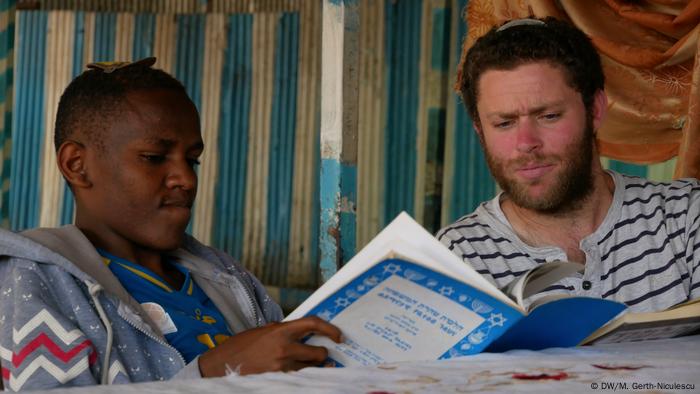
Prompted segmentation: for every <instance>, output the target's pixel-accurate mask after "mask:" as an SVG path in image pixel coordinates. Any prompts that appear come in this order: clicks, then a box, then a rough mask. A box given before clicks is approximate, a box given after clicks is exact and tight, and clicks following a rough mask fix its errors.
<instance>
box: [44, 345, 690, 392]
mask: <svg viewBox="0 0 700 394" xmlns="http://www.w3.org/2000/svg"><path fill="white" fill-rule="evenodd" d="M613 391H616V392H679V393H683V392H687V393H691V392H700V336H692V337H684V338H677V339H667V340H658V341H647V342H633V343H625V344H611V345H599V346H592V347H580V348H569V349H547V350H542V351H537V352H533V351H522V350H520V351H510V352H506V353H501V354H480V355H476V356H470V357H465V358H462V359H457V360H450V361H431V362H414V363H398V364H388V365H381V366H373V367H351V368H307V369H304V370H301V371H298V372H292V373H266V374H261V375H252V376H227V377H225V378H218V379H201V380H188V381H172V382H155V383H144V384H133V385H122V386H104V387H87V388H83V389H69V390H68V389H61V390H55V391H51V392H52V393H66V394H67V393H71V394H81V393H88V392H89V393H114V394H129V393H194V392H199V393H219V392H222V393H223V392H230V393H233V392H236V393H239V392H250V393H273V392H274V393H303V394H313V393H381V392H387V393H407V392H410V393H423V392H434V393H472V392H473V393H477V392H502V393H513V392H533V393H541V392H558V393H572V392H580V393H595V392H613Z"/></svg>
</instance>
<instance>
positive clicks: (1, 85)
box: [0, 0, 15, 228]
mask: <svg viewBox="0 0 700 394" xmlns="http://www.w3.org/2000/svg"><path fill="white" fill-rule="evenodd" d="M1 4H2V7H3V10H4V12H8V11H7V10H10V9H12V8H14V6H15V2H14V0H3V1H2V3H1ZM9 12H12V14H13V15H14V10H11V11H9ZM9 19H10V22H9V23H8V25H7V28H6V30H4V31H3V32H2V40H0V45H1V46H2V53H3V55H2V58H3V59H6V58H7V55H8V54H9V53H10V49H11V48H13V47H14V42H15V23H14V18H9ZM5 67H6V68H5V69H4V70H0V94H1V95H2V96H1V99H2V102H3V103H6V102H7V99H8V97H9V96H10V95H11V94H12V84H13V83H14V73H13V67H14V65H13V64H12V63H6V65H5ZM12 119H13V112H12V108H7V107H6V108H5V120H4V123H3V125H2V127H3V129H2V135H1V136H0V149H1V150H2V152H3V163H2V174H1V177H0V179H2V184H1V185H2V187H0V192H1V193H2V202H1V203H0V224H1V225H2V226H3V227H4V228H9V227H10V182H9V180H10V176H11V169H12V154H11V152H12Z"/></svg>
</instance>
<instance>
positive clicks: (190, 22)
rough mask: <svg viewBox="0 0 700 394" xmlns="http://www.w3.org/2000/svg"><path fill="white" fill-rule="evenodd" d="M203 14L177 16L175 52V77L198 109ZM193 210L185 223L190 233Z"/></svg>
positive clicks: (199, 107)
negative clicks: (187, 222) (188, 220)
mask: <svg viewBox="0 0 700 394" xmlns="http://www.w3.org/2000/svg"><path fill="white" fill-rule="evenodd" d="M205 24H206V15H205V14H192V15H178V16H177V36H176V39H175V40H176V42H177V49H176V52H175V78H177V79H178V80H179V81H180V82H182V84H183V85H184V86H185V90H186V91H187V94H188V95H189V96H190V98H191V99H192V102H194V105H195V106H196V107H197V109H198V110H200V111H201V108H202V61H203V59H204V28H205ZM193 222H194V211H193V212H192V217H191V218H190V223H189V224H188V225H187V232H188V233H190V234H191V233H192V223H193Z"/></svg>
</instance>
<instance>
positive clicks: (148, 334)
mask: <svg viewBox="0 0 700 394" xmlns="http://www.w3.org/2000/svg"><path fill="white" fill-rule="evenodd" d="M117 314H119V317H121V318H122V319H124V320H125V321H126V322H127V323H129V324H130V325H131V326H132V327H134V328H135V329H136V330H137V331H139V332H141V333H142V334H144V335H146V336H147V337H149V338H151V339H152V340H154V341H156V342H158V343H159V344H161V345H163V346H165V347H166V348H168V349H171V350H173V351H174V352H175V354H177V356H178V358H179V359H180V361H181V362H182V365H187V363H186V362H185V358H184V357H182V354H180V352H179V351H178V350H177V349H175V347H173V345H171V344H169V343H168V342H166V341H163V340H161V339H160V338H158V337H157V336H155V335H153V334H151V333H150V332H148V331H147V330H146V329H144V328H142V326H141V325H140V324H136V323H135V322H134V321H132V320H131V319H129V318H128V317H126V316H124V315H123V314H122V313H121V312H119V311H117Z"/></svg>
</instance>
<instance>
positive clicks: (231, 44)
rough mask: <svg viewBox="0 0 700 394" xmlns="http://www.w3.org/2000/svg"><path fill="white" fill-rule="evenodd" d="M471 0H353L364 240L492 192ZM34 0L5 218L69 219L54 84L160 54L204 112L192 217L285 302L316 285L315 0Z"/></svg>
mask: <svg viewBox="0 0 700 394" xmlns="http://www.w3.org/2000/svg"><path fill="white" fill-rule="evenodd" d="M466 3H467V0H426V1H420V0H398V1H397V0H386V1H375V0H360V25H361V31H360V41H361V44H360V54H359V56H360V58H359V64H360V70H359V72H360V78H359V80H360V81H359V95H360V98H359V100H360V103H359V108H360V109H359V131H358V139H359V141H358V154H359V155H358V165H357V169H358V176H357V234H356V237H357V242H356V243H357V248H358V249H359V248H361V247H362V246H363V245H364V244H365V243H366V242H368V241H369V240H370V239H371V238H372V237H373V236H374V235H375V234H376V233H377V232H378V231H379V230H380V229H381V228H382V227H383V226H384V225H385V224H386V223H387V222H388V221H390V220H391V219H392V218H393V217H394V216H395V215H396V214H397V213H398V212H400V211H401V210H406V211H408V212H409V213H411V214H412V215H414V216H415V217H416V218H417V219H418V220H419V221H421V222H423V224H424V225H425V226H426V227H427V228H428V229H429V230H431V231H435V230H437V229H438V228H439V227H440V226H442V225H445V224H447V223H449V222H451V221H453V220H455V219H456V218H458V217H459V216H461V215H463V214H466V213H469V212H470V211H471V210H473V209H474V208H475V207H476V205H477V204H478V203H479V202H480V201H483V200H485V199H488V198H490V197H492V196H493V195H494V192H495V186H494V183H493V181H492V180H491V177H490V175H489V173H488V170H487V169H486V166H485V163H484V160H483V155H482V152H481V149H480V146H479V144H478V140H477V138H476V136H475V134H474V132H473V130H472V129H471V121H470V120H469V118H468V116H467V115H466V112H465V111H464V109H463V107H462V105H461V103H460V102H459V100H458V98H457V96H456V95H455V94H454V93H453V91H452V89H451V86H452V82H453V77H454V75H455V67H456V65H457V62H458V56H459V53H460V46H461V41H462V37H464V34H465V32H466V25H465V24H464V23H463V19H462V15H461V12H462V10H463V9H464V6H465V5H466ZM13 4H14V2H8V1H6V0H0V16H2V17H3V18H5V19H0V29H2V30H0V60H5V61H6V63H5V67H6V71H5V73H4V74H1V75H0V85H2V84H3V83H4V84H5V85H2V86H0V89H3V86H4V87H5V90H3V91H4V92H6V91H7V89H8V88H9V87H11V83H12V68H11V67H10V65H11V60H10V63H7V60H6V59H12V48H11V46H10V45H9V44H7V43H11V42H12V39H11V37H10V36H11V35H12V32H13V31H14V29H13V28H10V27H8V26H12V22H11V20H12V16H14V12H12V11H11V10H8V8H7V7H9V6H7V5H13ZM20 4H22V2H20ZM3 6H7V7H6V8H4V9H5V10H8V11H4V12H3V11H2V10H3V8H1V7H3ZM40 6H41V9H39V10H22V11H20V12H18V13H17V17H16V19H17V24H16V32H17V34H16V35H17V39H16V42H15V48H16V52H17V56H16V64H17V66H16V70H17V71H16V74H17V81H16V85H15V90H14V91H15V101H14V114H12V116H9V115H10V114H9V113H8V112H7V111H6V110H7V105H8V103H10V102H11V101H10V100H9V99H10V97H8V96H5V97H0V98H1V99H2V101H0V105H3V103H5V104H4V105H5V111H2V108H0V113H4V114H5V118H4V124H5V127H4V128H3V133H4V134H3V135H2V139H0V143H3V149H4V150H2V152H3V160H4V161H3V162H2V163H3V168H2V171H3V178H2V179H3V181H4V182H3V191H4V193H8V191H9V198H7V197H3V200H2V204H3V205H2V219H3V220H4V225H5V226H6V227H10V228H12V229H15V230H19V229H24V228H29V227H34V226H39V225H41V226H54V225H59V224H62V223H69V222H70V221H71V220H72V216H73V203H72V197H71V196H70V192H69V190H68V189H67V188H66V187H65V185H64V182H63V180H62V179H61V177H60V176H59V173H58V171H57V170H56V166H55V164H54V160H55V158H54V155H55V154H54V152H53V144H52V133H53V121H54V116H55V107H56V104H57V100H58V98H59V95H60V93H61V92H62V90H63V89H64V87H65V86H66V85H67V83H68V82H69V81H70V80H71V79H72V78H73V77H74V76H76V75H77V74H78V73H80V72H81V70H83V69H84V65H85V64H86V63H88V62H91V61H99V60H113V59H120V60H128V59H137V58H142V57H145V56H149V55H154V56H156V57H158V62H157V63H156V66H157V67H160V68H163V69H164V70H166V71H168V72H170V73H172V74H173V75H175V76H176V77H177V78H178V79H180V80H181V81H182V82H183V83H184V85H185V86H186V88H187V90H188V92H189V94H190V95H191V97H192V98H193V100H194V102H195V103H196V105H197V106H198V108H199V109H200V112H201V118H202V126H203V134H204V140H205V143H206V148H205V152H204V155H203V162H202V163H203V164H202V166H201V167H200V169H199V175H200V186H199V194H198V199H197V203H196V206H195V208H194V215H193V221H192V223H191V226H190V231H191V232H192V233H193V234H194V235H195V236H197V237H198V238H200V239H201V240H202V241H203V242H205V243H210V244H213V245H215V246H218V247H220V248H222V249H224V250H226V251H228V252H229V253H231V254H232V255H233V256H235V257H237V258H239V259H241V260H242V261H243V262H244V263H245V264H246V265H247V266H248V267H249V268H250V269H251V270H252V271H253V273H255V275H257V276H258V277H260V278H261V279H262V280H263V282H264V283H266V284H267V285H271V286H277V287H279V288H280V290H279V291H280V292H281V293H279V294H278V297H280V298H281V299H282V301H283V303H286V304H288V305H291V304H294V303H296V302H297V301H298V298H299V297H303V296H304V295H305V294H306V293H305V292H303V291H302V292H295V291H292V290H289V289H291V288H297V289H310V288H314V287H316V286H317V284H318V283H317V282H318V269H317V264H318V262H317V260H318V239H319V234H318V232H319V187H318V172H319V170H318V168H319V160H320V158H319V145H318V144H319V108H320V99H321V98H320V72H321V69H320V67H321V64H320V53H321V52H320V51H321V35H320V31H321V29H320V28H321V23H320V16H321V2H320V1H310V0H297V1H293V0H286V1H274V0H267V1H263V0H259V1H253V0H250V1H242V0H240V1H224V0H220V1H212V0H210V1H204V0H188V1H185V0H167V1H166V0H162V1H126V0H122V1H107V0H104V1H90V0H74V1H68V0H63V1H60V0H55V1H43V2H41V3H40ZM10 9H11V8H10ZM6 20H7V21H8V22H7V23H5V21H6ZM3 32H5V33H3ZM8 32H9V33H8ZM8 37H9V38H8ZM3 43H5V44H3ZM2 45H8V46H7V47H2ZM0 71H2V70H0ZM2 78H5V79H2ZM10 120H11V122H12V136H11V139H10V138H8V137H10V136H9V133H8V127H7V126H8V125H9V122H10ZM10 141H11V142H12V144H11V147H12V150H11V155H8V153H9V150H8V149H9V147H10ZM8 160H11V161H10V162H9V163H8ZM605 164H606V165H607V166H609V167H612V168H617V169H622V170H623V171H626V172H633V173H637V174H640V175H648V176H650V177H652V178H655V179H669V178H670V177H671V174H672V168H673V166H672V163H671V164H660V165H656V166H649V167H641V166H629V165H625V164H622V163H617V162H612V161H608V160H606V161H605ZM8 171H9V172H8ZM8 180H9V182H8Z"/></svg>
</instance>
